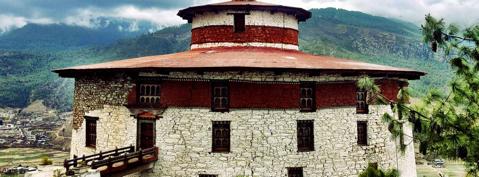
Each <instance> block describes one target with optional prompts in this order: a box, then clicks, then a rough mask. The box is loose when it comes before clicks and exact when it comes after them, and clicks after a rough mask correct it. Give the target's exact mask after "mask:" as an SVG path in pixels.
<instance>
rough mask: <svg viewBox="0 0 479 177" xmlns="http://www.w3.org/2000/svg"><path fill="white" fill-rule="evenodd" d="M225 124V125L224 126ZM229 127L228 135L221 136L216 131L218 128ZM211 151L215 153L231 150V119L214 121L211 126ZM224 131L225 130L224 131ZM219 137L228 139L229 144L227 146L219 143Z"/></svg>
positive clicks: (222, 139) (223, 139) (221, 139)
mask: <svg viewBox="0 0 479 177" xmlns="http://www.w3.org/2000/svg"><path fill="white" fill-rule="evenodd" d="M222 126H223V127H222ZM221 128H223V129H227V130H228V131H227V135H223V136H219V135H218V134H217V133H216V130H217V129H221ZM211 130H212V131H211V132H212V134H211V137H212V138H211V140H212V142H211V152H214V153H229V152H230V151H231V122H230V121H213V122H212V128H211ZM222 133H224V132H222ZM217 139H220V141H225V139H227V141H228V142H227V143H225V144H227V145H225V146H221V145H220V144H221V143H220V144H217V143H216V142H218V141H217Z"/></svg>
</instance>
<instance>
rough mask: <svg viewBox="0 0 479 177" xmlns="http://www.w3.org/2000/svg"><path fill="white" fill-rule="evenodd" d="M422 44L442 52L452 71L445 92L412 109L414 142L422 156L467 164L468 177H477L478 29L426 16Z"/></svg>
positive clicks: (435, 91) (478, 117) (434, 92)
mask: <svg viewBox="0 0 479 177" xmlns="http://www.w3.org/2000/svg"><path fill="white" fill-rule="evenodd" d="M422 31H423V36H424V42H427V43H430V44H431V47H432V49H433V51H439V50H440V49H442V51H441V52H442V53H443V54H444V58H445V59H447V60H448V61H449V63H450V65H451V66H452V67H453V69H454V72H455V73H454V77H453V79H452V81H451V83H450V84H449V87H448V90H447V91H446V92H445V93H446V94H444V91H440V90H432V91H431V92H430V93H429V94H428V95H427V96H425V97H424V98H423V99H422V101H421V103H420V104H419V105H418V106H416V107H414V109H415V110H416V111H417V114H414V116H416V117H415V118H414V120H415V121H416V122H415V126H419V127H421V129H420V130H419V131H417V135H416V139H417V140H418V141H419V142H420V150H421V152H423V153H426V152H433V153H435V154H438V155H441V156H443V157H448V158H453V159H456V158H459V159H462V160H464V161H465V162H466V166H467V169H468V175H469V176H478V175H479V173H478V172H479V95H478V93H479V47H478V46H479V26H478V25H475V26H472V27H469V28H467V29H465V30H462V31H461V30H459V29H458V28H457V27H456V26H454V25H449V26H447V25H446V23H445V22H444V20H443V19H440V20H437V19H436V18H434V17H432V16H431V15H426V22H425V24H424V25H422Z"/></svg>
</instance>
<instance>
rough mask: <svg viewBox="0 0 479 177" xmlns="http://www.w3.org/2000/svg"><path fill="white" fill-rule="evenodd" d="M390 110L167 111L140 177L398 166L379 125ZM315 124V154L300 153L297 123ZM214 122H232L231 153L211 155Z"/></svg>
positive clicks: (346, 171)
mask: <svg viewBox="0 0 479 177" xmlns="http://www.w3.org/2000/svg"><path fill="white" fill-rule="evenodd" d="M385 112H388V113H391V110H390V107H389V106H372V107H371V113H370V114H368V115H361V114H356V113H355V108H352V107H343V108H334V109H322V110H318V111H317V112H314V113H300V112H299V111H298V110H266V109H265V110H261V109H258V110H242V109H237V110H231V111H230V112H229V113H214V112H210V111H209V110H208V109H199V108H191V109H182V108H168V109H166V111H165V112H164V114H163V118H162V119H160V120H158V121H157V123H156V126H157V144H156V145H157V146H158V147H159V149H160V154H159V157H160V159H159V161H158V162H157V164H156V169H155V170H154V173H147V174H144V176H163V177H179V176H182V177H183V176H184V177H197V176H198V174H217V175H219V177H235V176H237V175H246V176H261V177H278V176H286V174H287V171H286V168H287V167H304V173H305V176H311V177H312V176H314V177H320V176H338V177H343V176H351V177H353V176H354V177H356V176H357V174H358V173H359V172H360V171H361V170H363V169H364V168H365V167H366V166H367V164H368V163H374V162H379V165H380V166H381V167H383V168H396V165H397V164H396V155H397V154H396V147H395V143H394V141H392V140H391V139H390V134H389V132H388V130H387V125H386V124H384V123H383V122H382V121H381V116H382V114H383V113H385ZM297 120H314V130H315V149H316V150H315V151H313V152H298V151H297V141H296V136H297V135H296V121H297ZM360 120H361V121H364V120H367V121H368V132H369V137H368V142H369V146H358V145H357V127H356V122H357V121H360ZM212 121H231V152H230V153H211V144H212V142H211V141H212V130H211V129H212Z"/></svg>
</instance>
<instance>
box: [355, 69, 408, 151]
mask: <svg viewBox="0 0 479 177" xmlns="http://www.w3.org/2000/svg"><path fill="white" fill-rule="evenodd" d="M357 86H358V88H359V89H361V90H364V91H366V92H367V99H366V100H367V102H368V104H374V103H377V104H390V105H391V108H392V110H393V112H394V113H395V114H397V119H395V118H394V116H393V115H390V114H388V113H385V114H384V115H383V117H382V119H383V121H384V122H386V123H387V124H388V129H389V132H391V134H392V137H393V138H394V139H397V138H399V143H400V146H399V147H400V150H401V152H405V150H406V147H407V144H405V142H404V136H407V135H405V134H404V123H406V121H407V120H406V119H403V117H405V116H407V115H409V114H410V108H408V107H407V106H406V105H407V104H409V100H410V96H409V95H410V94H409V89H407V88H405V87H401V89H400V90H399V92H398V95H397V99H396V101H392V100H389V99H388V98H386V97H385V96H384V95H382V94H381V90H380V88H379V86H378V85H376V84H375V83H374V81H373V80H372V79H371V78H369V77H367V76H363V77H361V78H360V79H359V80H358V82H357ZM412 122H414V121H412Z"/></svg>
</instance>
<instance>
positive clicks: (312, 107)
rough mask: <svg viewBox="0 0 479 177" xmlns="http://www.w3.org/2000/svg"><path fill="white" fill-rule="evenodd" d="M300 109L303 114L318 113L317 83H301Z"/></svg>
mask: <svg viewBox="0 0 479 177" xmlns="http://www.w3.org/2000/svg"><path fill="white" fill-rule="evenodd" d="M300 92H301V93H300V98H299V107H300V110H301V111H302V112H314V111H316V93H315V92H316V87H315V83H301V86H300Z"/></svg>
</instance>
